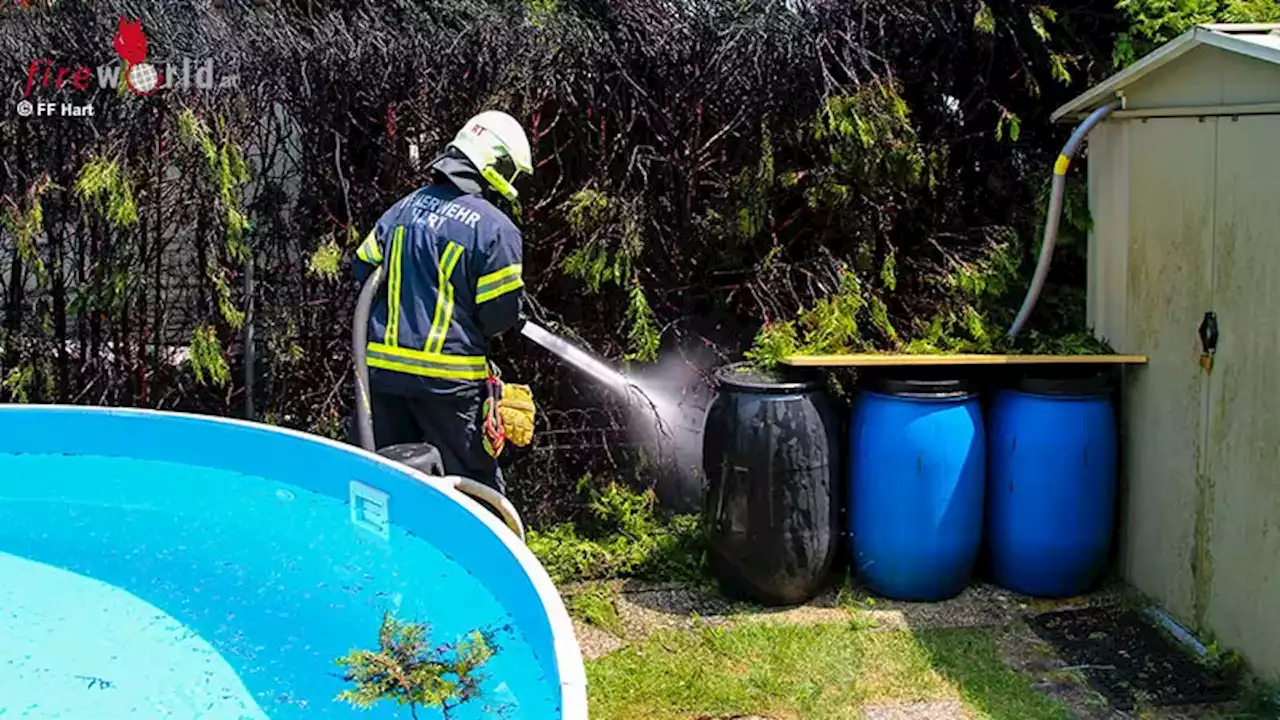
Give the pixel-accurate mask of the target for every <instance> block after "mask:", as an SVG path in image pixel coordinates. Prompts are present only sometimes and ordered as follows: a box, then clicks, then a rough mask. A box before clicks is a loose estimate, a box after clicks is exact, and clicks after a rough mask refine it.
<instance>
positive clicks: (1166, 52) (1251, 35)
mask: <svg viewBox="0 0 1280 720" xmlns="http://www.w3.org/2000/svg"><path fill="white" fill-rule="evenodd" d="M1204 45H1208V46H1210V47H1216V48H1219V49H1222V50H1226V51H1228V52H1233V53H1237V54H1240V55H1245V56H1248V57H1252V58H1255V59H1258V60H1265V61H1267V62H1271V63H1275V64H1277V65H1280V23H1272V24H1246V23H1224V24H1216V23H1215V24H1207V25H1197V26H1196V27H1194V28H1192V29H1190V30H1188V31H1187V32H1185V33H1183V34H1181V35H1179V36H1178V37H1176V38H1174V39H1172V40H1170V41H1169V42H1167V43H1165V44H1164V45H1161V46H1160V47H1159V48H1157V49H1156V50H1154V51H1152V52H1151V53H1148V54H1147V56H1146V57H1144V58H1142V59H1141V60H1139V61H1138V62H1136V63H1134V64H1133V65H1130V66H1129V67H1127V68H1125V69H1124V70H1121V71H1120V72H1118V73H1116V74H1115V75H1112V76H1111V77H1109V78H1107V79H1106V80H1104V81H1103V82H1101V83H1099V84H1097V85H1095V86H1093V87H1091V88H1089V90H1088V91H1086V92H1085V93H1083V94H1081V95H1079V96H1078V97H1076V98H1075V99H1074V100H1072V101H1071V102H1069V103H1067V104H1066V105H1063V106H1062V107H1060V108H1058V109H1057V110H1056V111H1055V112H1054V113H1053V115H1052V116H1051V120H1052V121H1053V122H1058V121H1059V120H1061V119H1063V118H1065V117H1068V116H1071V115H1076V114H1078V113H1081V112H1088V111H1090V110H1092V109H1094V108H1095V107H1098V106H1099V105H1102V104H1103V103H1105V102H1108V101H1110V100H1111V99H1112V98H1114V97H1115V94H1116V93H1117V92H1119V91H1121V90H1124V89H1125V88H1126V87H1128V86H1130V85H1132V84H1134V83H1135V82H1137V81H1138V80H1139V79H1141V78H1143V77H1145V76H1147V75H1148V74H1150V73H1151V72H1153V71H1154V70H1156V69H1158V68H1161V67H1164V66H1165V65H1168V64H1169V63H1171V62H1173V61H1174V60H1176V59H1178V58H1179V57H1182V56H1183V55H1185V54H1187V53H1188V52H1190V51H1192V50H1194V49H1196V48H1198V47H1201V46H1204Z"/></svg>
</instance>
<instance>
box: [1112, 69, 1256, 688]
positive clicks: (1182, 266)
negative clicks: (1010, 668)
mask: <svg viewBox="0 0 1280 720" xmlns="http://www.w3.org/2000/svg"><path fill="white" fill-rule="evenodd" d="M1125 93H1126V96H1127V97H1128V98H1129V105H1128V107H1129V109H1130V110H1133V109H1138V108H1153V107H1172V106H1183V107H1185V106H1207V105H1216V104H1220V103H1227V104H1245V103H1248V104H1252V103H1275V102H1280V67H1277V66H1275V65H1271V64H1268V63H1265V62H1261V61H1257V60H1253V59H1250V58H1244V57H1240V56H1236V55H1232V54H1230V53H1225V52H1223V51H1219V50H1216V49H1212V48H1201V49H1198V50H1193V51H1192V52H1190V53H1188V54H1187V55H1186V56H1184V57H1183V58H1182V59H1180V60H1178V61H1175V62H1174V63H1171V64H1170V65H1168V66H1166V67H1165V68H1162V69H1161V70H1158V71H1156V72H1154V73H1152V74H1151V75H1150V76H1148V77H1147V78H1145V79H1143V80H1140V81H1139V82H1138V83H1137V84H1135V85H1134V86H1133V87H1130V88H1126V89H1125ZM1089 142H1090V146H1089V147H1090V150H1089V157H1090V167H1089V183H1090V206H1091V209H1092V211H1093V214H1094V223H1095V227H1094V231H1093V233H1092V235H1091V237H1090V240H1089V251H1090V268H1089V280H1088V283H1089V296H1090V299H1089V308H1088V317H1089V320H1090V322H1091V323H1092V325H1093V327H1094V329H1095V332H1096V333H1097V334H1098V335H1099V336H1100V337H1103V338H1104V339H1106V340H1108V341H1109V342H1110V343H1111V344H1112V345H1113V346H1114V347H1115V348H1116V350H1118V351H1120V352H1134V353H1143V354H1146V355H1148V356H1149V358H1150V363H1149V364H1148V365H1147V366H1146V367H1142V368H1138V369H1136V370H1134V371H1132V372H1130V373H1129V375H1128V377H1129V382H1128V383H1127V387H1126V397H1125V407H1124V413H1123V417H1124V418H1125V428H1124V432H1125V435H1126V438H1127V445H1126V452H1125V467H1124V475H1123V477H1124V478H1125V487H1124V492H1123V499H1122V506H1123V510H1122V515H1121V523H1122V526H1121V528H1120V534H1119V538H1120V539H1119V542H1120V564H1121V569H1122V572H1123V574H1124V576H1125V578H1126V579H1127V580H1128V581H1129V582H1130V583H1132V584H1133V585H1134V586H1135V587H1136V588H1137V589H1139V590H1141V591H1142V592H1144V593H1146V594H1148V595H1150V596H1151V597H1152V598H1154V599H1155V600H1157V601H1158V602H1160V603H1161V604H1163V605H1164V606H1165V607H1166V608H1167V609H1168V610H1169V611H1170V612H1171V613H1172V614H1173V615H1174V616H1175V617H1177V618H1178V619H1179V620H1181V621H1183V622H1184V623H1186V624H1188V625H1190V626H1192V627H1194V628H1195V629H1197V630H1198V631H1199V632H1201V633H1202V635H1204V636H1206V637H1208V638H1211V639H1216V640H1217V641H1218V642H1219V643H1220V645H1221V646H1223V647H1224V648H1230V649H1235V650H1237V651H1239V652H1240V653H1241V654H1243V655H1244V656H1245V657H1246V658H1247V659H1248V660H1249V661H1250V662H1251V664H1252V665H1253V666H1254V667H1255V669H1256V670H1257V671H1258V672H1260V673H1261V674H1262V675H1264V676H1266V677H1268V678H1270V679H1272V680H1280V623H1276V622H1275V620H1276V619H1277V617H1280V115H1245V116H1239V117H1233V116H1230V115H1224V116H1212V115H1210V116H1205V117H1162V118H1125V119H1115V120H1109V121H1108V122H1106V123H1104V124H1103V125H1102V126H1100V127H1099V128H1098V129H1097V130H1096V131H1095V132H1094V134H1093V135H1092V136H1091V137H1090V141H1089ZM1207 311H1213V312H1215V313H1216V314H1217V317H1218V323H1219V345H1218V351H1217V355H1216V357H1215V360H1214V365H1213V368H1212V370H1211V371H1206V370H1204V369H1202V368H1201V367H1200V364H1199V358H1200V354H1201V343H1200V339H1199V335H1198V328H1199V326H1200V323H1201V321H1202V319H1203V317H1204V314H1205V313H1206V312H1207Z"/></svg>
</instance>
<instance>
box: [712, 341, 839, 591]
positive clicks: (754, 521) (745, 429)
mask: <svg viewBox="0 0 1280 720" xmlns="http://www.w3.org/2000/svg"><path fill="white" fill-rule="evenodd" d="M716 382H717V393H716V397H715V400H713V401H712V403H711V407H710V408H709V409H708V412H707V424H706V430H705V433H704V436H703V444H702V464H703V470H704V472H705V474H706V483H707V486H706V493H705V496H704V497H705V502H704V505H703V519H704V522H705V524H706V528H707V533H708V539H709V544H710V548H709V550H710V552H709V558H710V563H711V570H712V572H713V573H714V574H715V575H716V577H717V578H718V579H719V581H720V583H721V586H722V587H723V588H724V589H725V590H726V591H727V592H729V593H730V594H740V595H746V596H747V597H750V598H752V599H754V600H756V601H758V602H762V603H765V604H768V605H791V604H797V603H802V602H806V601H808V600H810V599H812V598H813V597H814V596H815V595H817V594H818V592H819V591H820V590H821V589H822V587H823V585H824V583H825V581H826V580H827V575H828V573H829V572H830V571H831V566H832V561H833V559H834V557H835V553H836V551H837V547H838V544H839V536H838V533H839V524H838V515H837V513H838V508H839V504H838V501H837V498H838V495H837V492H838V488H839V483H840V480H839V477H840V468H839V462H838V458H839V457H840V453H839V446H838V444H837V443H838V438H839V434H838V433H839V428H838V426H837V417H836V414H835V412H834V410H833V409H832V406H831V404H830V401H829V399H828V398H827V397H826V395H825V394H824V393H823V388H822V385H821V383H819V382H815V381H811V380H807V381H804V380H794V379H789V378H784V377H780V376H777V375H774V374H765V373H761V372H759V371H755V370H749V369H747V368H745V367H743V366H741V365H730V366H728V367H724V368H721V369H720V370H719V371H717V373H716Z"/></svg>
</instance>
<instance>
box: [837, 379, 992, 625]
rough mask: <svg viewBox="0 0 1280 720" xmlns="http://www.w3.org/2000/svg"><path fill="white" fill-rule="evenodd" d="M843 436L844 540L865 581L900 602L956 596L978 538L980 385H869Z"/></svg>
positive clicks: (982, 463) (982, 465) (982, 448)
mask: <svg viewBox="0 0 1280 720" xmlns="http://www.w3.org/2000/svg"><path fill="white" fill-rule="evenodd" d="M849 431H850V442H851V447H850V463H849V464H850V469H849V471H850V491H849V526H850V527H849V530H850V542H851V550H852V556H853V565H854V568H855V570H856V572H857V574H858V577H859V578H860V579H861V581H862V583H863V584H864V585H865V586H866V587H867V588H868V589H869V590H871V591H872V592H874V593H876V594H879V595H882V596H884V597H888V598H893V599H897V600H912V601H929V600H942V599H946V598H949V597H953V596H955V595H957V594H959V593H960V592H961V591H963V590H964V589H965V587H966V586H967V585H968V584H969V579H970V576H971V575H972V574H973V566H974V563H975V562H976V560H977V556H978V548H979V543H980V541H981V539H982V506H983V494H984V487H985V474H986V438H985V434H984V428H983V422H982V409H981V406H980V404H979V402H978V396H977V391H976V388H975V387H974V386H973V385H972V384H971V383H970V382H968V381H965V380H895V379H888V378H875V379H871V380H870V381H868V382H867V383H865V384H864V386H863V388H862V389H861V390H860V392H859V394H858V397H857V399H856V402H855V407H854V413H853V420H852V422H851V423H850V429H849Z"/></svg>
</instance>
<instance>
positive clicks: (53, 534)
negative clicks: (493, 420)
mask: <svg viewBox="0 0 1280 720" xmlns="http://www.w3.org/2000/svg"><path fill="white" fill-rule="evenodd" d="M385 612H390V613H391V614H392V615H393V616H395V617H396V618H398V619H400V620H404V621H413V622H426V623H427V624H429V626H430V632H431V638H432V640H433V641H435V642H452V641H456V640H457V639H459V638H460V637H461V636H462V635H463V634H465V633H467V632H468V631H470V630H473V629H479V628H485V629H494V630H497V631H498V634H497V635H496V639H497V644H498V647H499V649H498V652H497V654H496V655H495V656H494V657H493V659H492V660H491V661H490V662H489V663H488V664H487V665H486V666H485V674H486V675H487V676H488V679H487V680H486V681H485V682H484V684H483V685H482V689H483V697H482V698H481V699H479V700H476V701H473V702H472V703H468V704H465V705H463V706H462V707H461V708H460V709H459V710H458V711H456V712H455V713H454V715H453V717H457V718H482V717H495V716H496V714H497V710H498V709H501V710H504V711H505V712H507V713H508V715H507V717H511V718H530V719H531V720H543V719H544V718H572V719H573V720H577V719H579V718H586V716H587V714H586V676H585V673H584V670H583V665H582V657H581V654H580V653H579V650H578V647H577V643H576V641H575V639H574V636H573V629H572V625H571V623H570V621H569V618H568V614H567V613H566V612H565V608H564V605H563V604H562V602H561V601H560V598H559V595H558V594H557V593H556V590H555V588H554V587H553V586H552V584H551V581H550V579H549V578H548V577H547V574H546V572H545V571H544V570H543V569H542V567H541V566H540V565H539V564H538V562H537V561H536V560H535V559H534V557H533V555H532V554H531V553H530V552H529V551H528V549H527V548H525V547H524V545H523V544H522V543H521V542H520V541H519V539H518V538H517V537H516V536H515V535H514V534H513V533H511V531H509V530H508V529H507V528H505V527H504V526H503V525H502V524H501V523H500V522H499V521H498V520H497V519H496V518H494V517H493V516H492V515H490V514H489V513H488V512H487V511H486V510H484V509H483V508H481V506H479V505H478V504H476V503H475V502H474V501H472V500H470V499H469V498H466V497H465V496H463V495H461V494H459V493H457V492H456V491H454V490H452V489H451V488H449V487H447V486H446V485H445V484H444V483H443V482H442V481H440V480H439V479H433V478H428V477H426V476H423V475H420V474H417V473H414V472H412V471H410V470H407V469H406V468H403V467H401V466H399V465H396V464H394V463H392V462H390V461H388V460H385V459H383V458H380V457H378V456H376V455H374V454H371V453H367V452H364V451H362V450H359V449H357V448H353V447H350V446H346V445H341V444H338V443H335V442H331V441H328V440H324V439H321V438H316V437H312V436H309V435H305V434H302V433H298V432H294V431H289V430H282V429H279V428H274V427H269V426H265V425H258V424H252V423H246V422H241V421H236V420H227V419H222V418H213V417H203V416H194V415H183V414H176V413H161V412H155V411H149V410H123V409H114V408H80V407H62V406H21V405H18V406H0V718H4V720H8V719H9V718H11V717H12V718H41V719H44V718H66V719H69V720H114V719H115V718H148V719H150V718H175V719H177V718H182V719H183V720H188V719H192V718H204V719H207V720H301V719H302V718H347V717H360V718H368V719H369V720H382V719H384V718H409V717H410V712H409V709H408V708H407V707H403V708H402V707H398V706H395V705H393V704H385V703H384V704H382V705H378V706H375V707H374V708H373V709H372V710H369V711H361V710H357V709H355V708H354V707H352V706H350V705H348V704H346V703H344V702H340V701H338V700H336V699H335V698H336V696H337V694H338V693H339V692H341V691H342V690H344V689H347V688H348V687H349V685H348V684H347V683H345V682H344V680H343V678H342V677H341V674H342V669H341V668H340V667H339V666H338V665H337V664H336V659H337V658H338V657H339V656H342V655H345V654H346V653H348V652H350V651H351V650H353V649H376V648H377V643H378V629H379V626H380V624H381V621H382V618H383V615H384V613H385ZM418 715H419V718H421V720H426V719H427V718H432V717H439V714H438V712H437V711H434V710H419V711H418Z"/></svg>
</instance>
